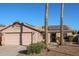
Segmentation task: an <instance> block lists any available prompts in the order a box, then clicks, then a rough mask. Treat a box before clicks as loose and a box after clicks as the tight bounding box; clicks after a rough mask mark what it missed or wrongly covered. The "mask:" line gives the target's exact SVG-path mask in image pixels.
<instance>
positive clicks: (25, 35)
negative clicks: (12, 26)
mask: <svg viewBox="0 0 79 59" xmlns="http://www.w3.org/2000/svg"><path fill="white" fill-rule="evenodd" d="M22 40H23V45H29V44H31V33H23V34H22Z"/></svg>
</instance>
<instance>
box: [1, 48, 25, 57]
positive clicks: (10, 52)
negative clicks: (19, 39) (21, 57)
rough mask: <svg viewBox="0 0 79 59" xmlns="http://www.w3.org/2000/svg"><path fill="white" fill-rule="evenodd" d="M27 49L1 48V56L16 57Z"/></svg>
mask: <svg viewBox="0 0 79 59" xmlns="http://www.w3.org/2000/svg"><path fill="white" fill-rule="evenodd" d="M25 49H26V47H25V46H0V56H16V55H18V54H19V51H21V50H25Z"/></svg>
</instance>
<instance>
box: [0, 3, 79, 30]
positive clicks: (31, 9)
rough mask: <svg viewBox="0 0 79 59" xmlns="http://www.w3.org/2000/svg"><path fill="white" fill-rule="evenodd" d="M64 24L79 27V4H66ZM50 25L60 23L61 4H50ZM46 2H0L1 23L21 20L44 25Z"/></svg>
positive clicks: (73, 27) (7, 23)
mask: <svg viewBox="0 0 79 59" xmlns="http://www.w3.org/2000/svg"><path fill="white" fill-rule="evenodd" d="M64 9H65V10H64V24H65V25H68V26H69V27H71V28H72V29H74V30H78V29H79V4H65V7H64ZM48 15H49V18H48V25H59V24H60V4H57V3H56V4H55V3H52V4H49V14H48ZM44 16H45V4H43V3H40V4H38V3H37V4H33V3H24V4H23V3H19V4H14V3H13V4H12V3H9V4H8V3H7V4H1V3H0V24H4V25H9V24H11V23H13V22H15V21H17V20H18V21H21V22H24V23H28V24H31V25H34V26H42V25H44Z"/></svg>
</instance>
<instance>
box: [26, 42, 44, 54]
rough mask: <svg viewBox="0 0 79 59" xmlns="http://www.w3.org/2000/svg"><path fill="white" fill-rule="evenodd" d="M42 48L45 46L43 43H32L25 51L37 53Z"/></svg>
mask: <svg viewBox="0 0 79 59" xmlns="http://www.w3.org/2000/svg"><path fill="white" fill-rule="evenodd" d="M44 48H45V45H44V44H43V43H33V44H30V45H29V46H28V47H27V51H28V54H30V53H32V54H33V53H36V54H39V53H41V52H42V50H43V49H44Z"/></svg>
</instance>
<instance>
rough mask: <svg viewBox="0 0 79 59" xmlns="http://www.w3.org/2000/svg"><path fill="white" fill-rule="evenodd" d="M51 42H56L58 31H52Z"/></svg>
mask: <svg viewBox="0 0 79 59" xmlns="http://www.w3.org/2000/svg"><path fill="white" fill-rule="evenodd" d="M51 42H56V33H51Z"/></svg>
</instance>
